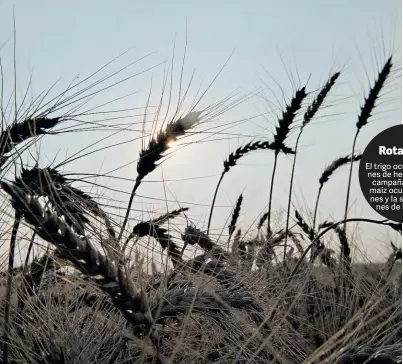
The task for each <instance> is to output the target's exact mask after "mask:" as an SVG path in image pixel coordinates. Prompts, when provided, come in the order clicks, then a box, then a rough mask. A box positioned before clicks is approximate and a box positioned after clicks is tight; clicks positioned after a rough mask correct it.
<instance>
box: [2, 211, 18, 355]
mask: <svg viewBox="0 0 403 364" xmlns="http://www.w3.org/2000/svg"><path fill="white" fill-rule="evenodd" d="M20 222H21V215H20V213H18V212H16V213H15V217H14V224H13V230H12V233H11V238H10V248H9V252H8V274H7V288H6V305H5V308H4V317H3V330H4V331H3V348H2V349H3V363H8V344H9V331H10V328H9V320H10V305H11V288H12V287H11V285H12V282H13V273H14V253H15V243H16V239H17V232H18V227H19V226H20Z"/></svg>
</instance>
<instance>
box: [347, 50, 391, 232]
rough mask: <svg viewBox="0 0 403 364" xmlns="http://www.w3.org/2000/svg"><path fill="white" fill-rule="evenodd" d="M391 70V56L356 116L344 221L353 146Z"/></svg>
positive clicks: (353, 151)
mask: <svg viewBox="0 0 403 364" xmlns="http://www.w3.org/2000/svg"><path fill="white" fill-rule="evenodd" d="M391 70H392V56H391V57H389V59H388V60H387V61H386V63H385V65H384V66H383V68H382V70H381V72H380V73H379V75H378V78H377V80H376V81H375V83H374V85H373V87H372V88H371V89H370V91H369V94H368V97H367V98H366V99H365V102H364V106H362V107H361V113H360V115H359V116H358V121H357V131H356V133H355V136H354V141H353V146H352V152H351V162H350V173H349V176H348V184H347V196H346V205H345V209H344V220H346V219H347V214H348V207H349V200H350V190H351V178H352V174H353V158H354V153H355V145H356V142H357V138H358V134H359V133H360V130H361V128H362V127H363V126H365V125H366V124H367V123H368V119H369V118H370V117H371V113H372V112H373V110H374V109H375V106H376V105H375V104H376V101H377V99H378V98H379V95H380V92H381V90H382V88H383V87H384V85H385V83H386V80H387V78H388V76H389V74H390V72H391ZM343 229H346V225H345V224H344V225H343Z"/></svg>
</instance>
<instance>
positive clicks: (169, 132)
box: [118, 111, 201, 242]
mask: <svg viewBox="0 0 403 364" xmlns="http://www.w3.org/2000/svg"><path fill="white" fill-rule="evenodd" d="M200 115H201V112H200V111H193V112H190V113H189V114H187V115H186V116H184V117H183V118H180V119H178V120H176V121H173V122H170V123H168V125H167V126H166V128H165V130H163V131H160V132H159V133H158V134H157V136H156V137H155V138H152V139H151V140H150V142H149V143H148V146H147V147H146V148H144V149H142V150H141V151H140V158H139V160H138V162H137V178H136V182H135V184H134V186H133V190H132V193H131V195H130V199H129V203H128V206H127V209H126V215H125V218H124V220H123V224H122V227H121V229H120V232H119V236H118V242H119V241H120V239H121V238H122V235H123V232H124V230H125V227H126V224H127V220H128V219H129V214H130V210H131V206H132V203H133V199H134V196H135V194H136V191H137V188H138V187H139V186H140V184H141V182H142V180H143V178H144V177H146V176H147V175H148V174H149V173H151V172H152V171H154V169H155V168H156V167H157V166H158V164H157V163H158V162H159V161H160V160H161V159H162V158H163V156H164V153H165V152H166V151H167V150H168V148H169V143H170V142H172V141H176V140H177V138H178V137H180V136H183V135H185V132H186V130H189V129H191V128H192V127H193V126H194V125H195V124H197V123H198V122H200Z"/></svg>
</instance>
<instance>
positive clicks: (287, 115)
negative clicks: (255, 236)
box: [267, 87, 306, 236]
mask: <svg viewBox="0 0 403 364" xmlns="http://www.w3.org/2000/svg"><path fill="white" fill-rule="evenodd" d="M305 97H306V92H305V87H302V88H301V89H299V90H297V91H296V93H295V95H294V97H293V98H292V99H291V102H290V104H289V105H286V107H285V110H284V111H283V113H282V116H281V118H280V119H279V120H278V126H277V127H276V133H275V134H274V142H273V148H274V164H273V172H272V176H271V181H270V193H269V207H268V210H267V236H270V234H271V226H270V224H271V206H272V201H273V189H274V177H275V174H276V168H277V159H278V155H279V153H280V151H284V148H285V144H284V143H285V140H286V138H287V136H288V134H289V132H290V127H291V125H292V123H293V122H294V119H295V116H296V114H297V112H298V111H299V110H300V109H301V106H302V101H303V100H304V99H305ZM294 153H295V151H294Z"/></svg>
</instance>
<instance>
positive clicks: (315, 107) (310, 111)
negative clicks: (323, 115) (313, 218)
mask: <svg viewBox="0 0 403 364" xmlns="http://www.w3.org/2000/svg"><path fill="white" fill-rule="evenodd" d="M339 76H340V72H336V73H335V74H333V75H332V77H330V79H329V80H328V81H327V82H326V84H325V85H324V86H323V87H322V89H321V90H320V92H319V94H318V95H317V96H316V98H315V99H314V101H313V102H312V104H311V105H309V106H308V108H307V110H306V112H305V114H304V120H303V122H302V125H301V128H300V131H299V133H298V137H297V140H296V142H295V148H294V150H295V154H294V160H293V163H292V170H291V178H290V189H289V193H288V205H287V215H286V224H285V230H286V231H288V228H289V223H290V211H291V198H292V187H293V183H294V174H295V166H296V162H297V153H298V145H299V140H300V138H301V135H302V132H303V131H304V128H305V126H306V125H308V124H309V123H310V122H311V121H312V119H313V118H314V117H315V115H316V113H317V112H318V111H319V109H320V107H321V106H322V104H323V102H324V100H325V98H326V96H327V95H328V94H329V92H330V90H331V89H332V87H333V86H334V84H335V83H336V81H337V79H338V78H339ZM313 228H314V229H315V226H314V227H313ZM287 241H288V234H286V236H285V241H284V251H283V262H284V264H285V261H286V254H287Z"/></svg>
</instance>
